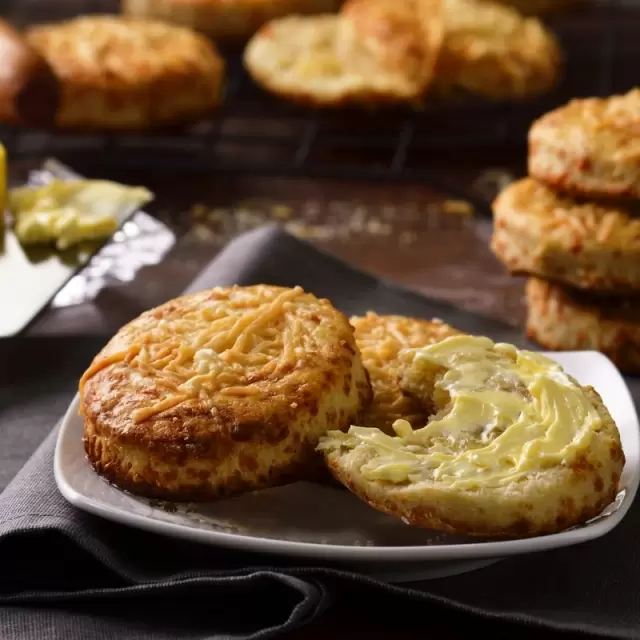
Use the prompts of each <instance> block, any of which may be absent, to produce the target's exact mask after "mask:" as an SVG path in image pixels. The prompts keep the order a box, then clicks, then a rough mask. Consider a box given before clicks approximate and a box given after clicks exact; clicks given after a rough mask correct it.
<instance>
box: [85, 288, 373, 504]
mask: <svg viewBox="0 0 640 640" xmlns="http://www.w3.org/2000/svg"><path fill="white" fill-rule="evenodd" d="M371 396H372V392H371V386H370V384H369V381H368V378H367V374H366V371H365V369H364V367H363V365H362V360H361V358H360V353H359V351H358V347H357V346H356V343H355V339H354V336H353V327H351V326H350V325H349V322H348V321H347V319H346V318H345V316H344V315H343V314H342V313H340V312H339V311H337V310H336V309H335V308H334V307H333V306H332V305H331V303H330V302H329V301H328V300H323V299H318V298H316V297H315V296H313V295H311V294H308V293H305V292H304V291H303V290H302V289H301V288H300V287H295V288H293V289H288V288H283V287H274V286H266V285H257V286H252V287H239V286H235V287H229V288H216V289H211V290H208V291H203V292H200V293H196V294H192V295H187V296H183V297H180V298H177V299H175V300H172V301H170V302H167V303H166V304H164V305H161V306H160V307H157V308H155V309H152V310H150V311H147V312H145V313H143V314H142V315H141V316H139V317H138V318H136V319H135V320H133V321H132V322H130V323H129V324H127V325H125V326H124V327H123V328H122V329H121V330H120V331H119V332H118V333H117V334H116V335H115V336H114V337H113V338H112V340H111V341H110V342H109V343H108V344H107V345H106V347H105V348H104V349H102V351H101V352H100V353H99V354H98V355H97V356H96V358H95V359H94V361H93V362H92V364H91V365H90V367H89V368H88V369H87V371H86V372H85V374H84V376H83V377H82V380H81V383H80V401H81V408H82V414H83V416H84V446H85V451H86V453H87V456H88V458H89V460H90V462H91V464H92V465H93V467H94V469H95V470H96V471H97V472H98V473H99V474H100V475H102V476H103V477H105V478H106V479H107V480H109V481H110V482H112V483H113V484H115V485H117V486H119V487H121V488H123V489H127V490H129V491H131V492H133V493H136V494H140V495H145V496H149V497H156V498H162V499H167V500H200V501H206V500H215V499H217V498H222V497H225V496H233V495H238V494H240V493H243V492H247V491H254V490H257V489H263V488H268V487H273V486H278V485H282V484H286V483H289V482H293V481H295V480H300V479H310V478H314V477H315V476H316V475H317V469H318V468H320V467H321V458H320V456H317V455H316V453H315V447H316V445H317V443H318V440H319V438H320V436H321V435H323V434H324V433H325V432H326V430H327V429H329V428H330V429H339V430H340V429H347V428H349V425H351V424H353V423H354V421H357V420H358V419H359V416H360V415H361V414H362V412H363V410H364V409H365V408H366V407H367V406H368V404H369V403H370V401H371Z"/></svg>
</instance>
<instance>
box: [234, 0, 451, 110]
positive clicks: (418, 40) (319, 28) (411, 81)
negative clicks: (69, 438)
mask: <svg viewBox="0 0 640 640" xmlns="http://www.w3.org/2000/svg"><path fill="white" fill-rule="evenodd" d="M437 6H439V3H438V2H435V0H407V1H406V2H403V3H398V2H396V1H395V0H373V1H372V0H352V1H351V2H348V3H347V4H346V5H345V7H344V8H343V12H342V13H341V14H340V15H321V16H310V17H300V16H291V17H287V18H282V19H280V20H273V21H271V22H269V23H268V24H266V25H265V26H264V27H262V29H260V30H259V31H258V33H257V34H256V35H255V36H254V37H253V38H252V39H251V41H250V42H249V44H248V45H247V48H246V50H245V56H244V60H245V66H246V67H247V70H248V71H249V73H250V74H251V76H252V77H253V79H254V80H255V81H256V82H257V83H258V84H260V85H261V86H262V87H263V88H264V89H266V90H268V91H270V92H272V93H274V94H276V95H278V96H281V97H283V98H286V99H289V100H292V101H295V102H301V103H304V104H309V105H312V106H322V107H328V106H341V105H348V104H358V105H364V106H373V105H377V104H380V103H400V102H416V101H418V100H419V99H420V98H421V97H422V95H423V94H424V93H425V91H426V90H427V88H428V86H429V84H430V83H431V81H432V79H433V73H434V69H435V65H436V61H437V58H438V54H439V51H440V46H441V42H442V23H441V22H440V20H439V18H438V16H437V13H436V14H434V12H435V11H436V10H435V9H434V8H433V7H437ZM422 14H428V15H429V16H430V17H431V18H433V20H422V19H421V15H422Z"/></svg>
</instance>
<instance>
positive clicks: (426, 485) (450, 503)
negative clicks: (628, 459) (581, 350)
mask: <svg viewBox="0 0 640 640" xmlns="http://www.w3.org/2000/svg"><path fill="white" fill-rule="evenodd" d="M584 390H585V393H586V394H587V395H588V397H589V398H590V400H591V402H592V403H593V406H594V407H596V409H597V411H598V413H599V414H600V416H601V418H602V420H603V427H602V428H601V429H600V430H599V431H598V432H596V433H595V434H594V438H593V440H592V443H591V446H590V447H589V448H588V449H587V450H586V451H585V452H584V453H583V454H582V455H581V456H580V457H579V458H577V459H576V460H574V461H573V462H572V463H571V464H568V465H560V466H554V467H550V468H548V469H544V470H542V471H537V472H532V473H531V474H529V475H528V476H526V477H525V478H523V479H522V480H519V481H517V482H512V483H510V484H508V485H506V486H503V487H482V488H478V489H473V490H471V489H452V488H450V487H447V486H446V485H442V484H439V483H438V482H437V481H433V480H431V481H430V480H424V481H421V482H418V483H410V482H408V483H405V484H393V483H390V482H383V481H371V480H368V479H366V478H365V477H364V476H363V474H362V472H361V469H362V466H363V465H364V464H366V463H367V462H368V461H369V460H370V459H371V457H372V455H375V454H374V453H373V451H372V450H371V448H370V447H369V446H368V445H367V444H364V443H361V444H359V445H358V446H357V447H355V448H354V449H350V450H349V449H342V450H340V449H338V450H333V451H330V452H328V453H327V454H326V455H325V457H326V460H327V464H328V466H329V468H330V470H331V472H332V473H333V474H334V476H335V477H336V478H337V479H338V480H339V481H340V482H342V483H343V484H344V485H345V486H346V487H347V488H349V489H350V490H351V491H352V492H353V493H354V494H355V495H357V496H358V497H359V498H361V499H362V500H363V501H364V502H366V503H367V504H369V505H370V506H371V507H373V508H374V509H377V510H379V511H382V512H384V513H388V514H389V515H392V516H395V517H397V518H400V519H402V520H403V521H404V522H406V523H407V524H411V525H414V526H418V527H424V528H426V529H435V530H439V531H444V532H446V533H451V534H455V535H470V536H480V537H486V538H490V537H500V538H526V537H533V536H538V535H544V534H551V533H556V532H559V531H562V530H564V529H567V528H569V527H572V526H575V525H579V524H582V523H584V522H586V521H587V520H589V519H590V518H593V517H595V516H597V515H599V514H600V513H601V512H602V510H603V509H604V508H605V507H606V506H607V505H608V504H610V503H611V502H612V501H613V500H614V499H615V497H616V495H617V493H618V490H619V481H620V475H621V473H622V469H623V467H624V463H625V458H624V453H623V450H622V445H621V443H620V435H619V433H618V429H617V427H616V425H615V423H614V422H613V420H612V418H611V416H610V415H609V412H608V411H607V409H606V407H605V406H604V405H603V403H602V400H601V399H600V397H599V395H598V394H597V392H596V391H595V390H594V389H592V388H591V387H586V388H585V389H584Z"/></svg>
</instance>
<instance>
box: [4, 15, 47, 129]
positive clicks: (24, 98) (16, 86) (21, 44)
mask: <svg viewBox="0 0 640 640" xmlns="http://www.w3.org/2000/svg"><path fill="white" fill-rule="evenodd" d="M0 51H1V52H2V53H1V60H2V74H0V121H2V122H10V123H12V124H25V125H35V126H43V125H44V126H47V125H50V124H52V123H53V119H54V117H55V114H56V112H57V110H58V105H59V102H60V87H59V86H58V80H57V78H56V77H55V75H54V73H53V71H52V69H51V67H50V66H49V65H48V64H47V62H46V60H45V59H44V58H43V57H42V56H41V55H40V54H39V53H38V52H37V51H36V50H35V49H34V48H33V47H32V46H31V45H30V44H29V43H28V42H27V41H26V39H25V38H24V37H23V36H22V34H20V33H19V32H18V31H16V30H15V29H14V28H13V27H12V26H11V25H9V24H8V23H6V22H4V21H3V20H0Z"/></svg>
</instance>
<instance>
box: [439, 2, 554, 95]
mask: <svg viewBox="0 0 640 640" xmlns="http://www.w3.org/2000/svg"><path fill="white" fill-rule="evenodd" d="M442 7H443V15H444V24H445V38H444V42H443V46H442V52H441V54H440V57H439V62H438V66H437V69H436V81H435V83H434V92H435V93H436V94H437V95H440V96H443V97H447V96H448V95H451V94H454V95H455V94H456V93H458V92H460V91H462V92H466V93H470V94H474V95H477V96H482V97H484V98H489V99H494V100H513V99H524V98H529V97H532V96H535V95H539V94H542V93H546V92H547V91H549V90H550V89H552V88H553V87H554V86H555V85H556V84H557V82H558V80H559V77H560V75H561V71H562V67H563V61H562V53H561V50H560V46H559V44H558V42H557V40H556V38H555V36H554V35H553V34H552V33H551V31H550V30H549V29H548V28H547V27H545V26H544V25H543V24H542V22H540V21H539V20H538V19H536V18H526V17H524V16H523V15H522V14H520V13H519V12H518V11H516V10H515V9H512V8H510V7H506V6H503V5H501V4H498V3H495V2H490V1H489V0H486V1H481V2H478V1H477V0H442Z"/></svg>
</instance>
